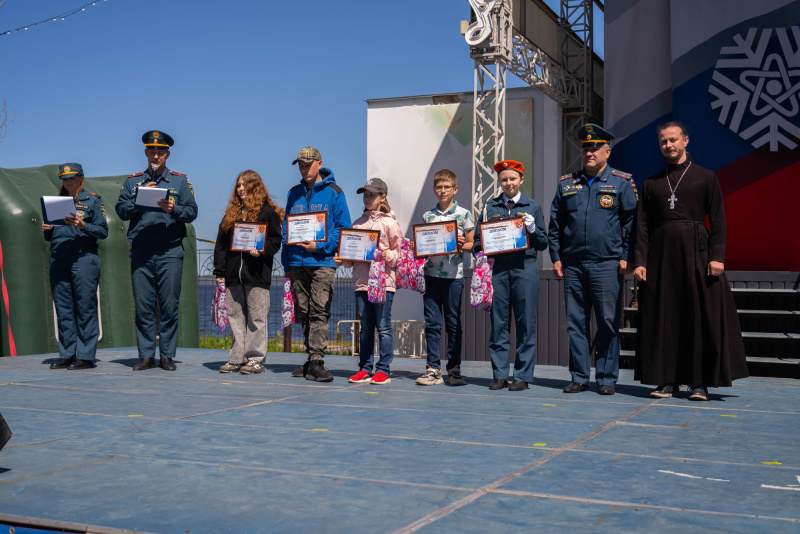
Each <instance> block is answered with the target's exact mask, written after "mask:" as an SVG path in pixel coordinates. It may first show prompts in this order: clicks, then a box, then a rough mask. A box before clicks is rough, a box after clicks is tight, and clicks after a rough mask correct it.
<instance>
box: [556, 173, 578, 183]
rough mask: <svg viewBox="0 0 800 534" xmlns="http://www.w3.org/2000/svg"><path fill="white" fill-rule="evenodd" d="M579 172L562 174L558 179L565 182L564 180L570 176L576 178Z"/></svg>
mask: <svg viewBox="0 0 800 534" xmlns="http://www.w3.org/2000/svg"><path fill="white" fill-rule="evenodd" d="M577 174H578V173H576V172H573V173H570V174H565V175H564V176H562V177H561V178H559V180H558V181H559V182H563V181H564V180H569V179H570V178H575V175H577Z"/></svg>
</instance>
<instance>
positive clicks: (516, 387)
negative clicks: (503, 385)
mask: <svg viewBox="0 0 800 534" xmlns="http://www.w3.org/2000/svg"><path fill="white" fill-rule="evenodd" d="M526 389H528V383H527V382H523V381H522V380H514V381H513V382H511V384H510V385H509V386H508V391H523V390H526Z"/></svg>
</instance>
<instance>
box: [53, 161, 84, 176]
mask: <svg viewBox="0 0 800 534" xmlns="http://www.w3.org/2000/svg"><path fill="white" fill-rule="evenodd" d="M75 176H83V167H82V166H81V164H80V163H64V164H63V165H59V166H58V177H59V178H61V179H62V180H63V179H64V178H73V177H75Z"/></svg>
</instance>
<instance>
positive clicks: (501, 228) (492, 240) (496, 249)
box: [480, 217, 528, 256]
mask: <svg viewBox="0 0 800 534" xmlns="http://www.w3.org/2000/svg"><path fill="white" fill-rule="evenodd" d="M480 228H481V247H482V248H483V253H484V254H486V255H487V256H491V255H492V254H502V253H504V252H513V251H515V250H525V249H527V248H528V232H527V231H525V219H523V218H522V217H514V218H513V219H501V220H499V221H490V222H482V223H480Z"/></svg>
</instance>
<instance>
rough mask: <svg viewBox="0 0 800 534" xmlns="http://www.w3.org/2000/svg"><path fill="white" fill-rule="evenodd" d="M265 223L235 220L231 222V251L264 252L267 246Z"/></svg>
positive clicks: (266, 226)
mask: <svg viewBox="0 0 800 534" xmlns="http://www.w3.org/2000/svg"><path fill="white" fill-rule="evenodd" d="M267 228H268V225H267V223H251V222H246V221H237V222H235V223H233V234H232V236H231V252H250V251H251V250H253V249H256V250H257V251H259V252H264V249H265V248H266V246H267Z"/></svg>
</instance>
